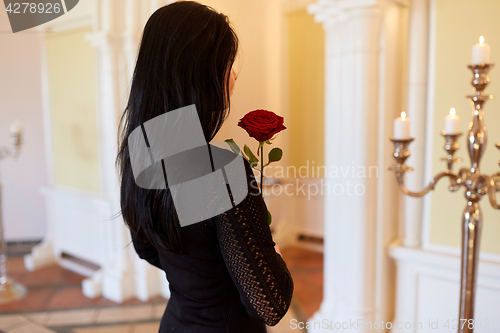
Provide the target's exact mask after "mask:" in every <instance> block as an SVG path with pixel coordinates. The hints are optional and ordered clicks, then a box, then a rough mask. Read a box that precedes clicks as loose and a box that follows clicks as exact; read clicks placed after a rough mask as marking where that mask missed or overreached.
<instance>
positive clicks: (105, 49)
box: [82, 0, 136, 303]
mask: <svg viewBox="0 0 500 333" xmlns="http://www.w3.org/2000/svg"><path fill="white" fill-rule="evenodd" d="M99 11H100V15H99V19H100V24H99V27H100V28H101V30H99V31H96V32H94V33H93V34H92V35H90V36H89V39H90V40H91V42H92V43H93V44H94V45H95V46H96V48H97V50H98V53H99V123H100V133H99V134H100V135H99V136H100V155H101V156H100V161H101V168H100V171H101V185H102V195H103V196H104V197H105V198H106V199H108V200H109V202H110V206H109V207H110V212H109V216H112V215H113V216H116V215H117V214H118V213H119V212H120V209H121V208H120V187H119V180H118V174H117V170H116V168H115V159H116V155H117V153H118V146H117V139H116V138H117V130H118V123H119V119H120V116H121V114H122V112H123V109H124V107H125V104H126V101H125V97H126V87H127V85H126V82H127V71H126V70H127V67H126V61H125V60H126V57H125V54H124V51H123V48H124V46H123V45H124V40H123V32H124V31H125V15H124V9H123V3H122V2H121V1H119V0H104V1H102V2H101V6H100V7H99ZM103 223H105V224H106V227H107V228H106V230H107V232H108V233H109V237H108V240H109V241H108V243H107V249H108V251H107V252H108V255H107V258H106V262H107V264H106V265H104V266H103V267H102V268H101V269H100V270H99V271H98V272H97V273H96V274H94V276H92V277H91V278H89V279H86V280H84V281H83V282H82V288H83V292H84V294H85V295H86V296H87V297H96V296H99V295H100V294H101V293H102V296H104V297H105V298H108V299H111V300H113V301H115V302H118V303H121V302H123V301H124V300H126V299H128V298H131V297H134V296H136V288H135V281H134V267H133V262H132V257H131V253H130V251H129V250H127V248H126V246H127V244H128V243H129V241H130V235H129V233H128V229H127V228H126V226H125V225H124V222H123V219H122V217H121V215H118V216H117V217H116V218H114V219H112V220H109V221H103Z"/></svg>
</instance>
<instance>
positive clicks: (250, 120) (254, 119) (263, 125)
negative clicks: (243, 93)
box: [238, 110, 286, 142]
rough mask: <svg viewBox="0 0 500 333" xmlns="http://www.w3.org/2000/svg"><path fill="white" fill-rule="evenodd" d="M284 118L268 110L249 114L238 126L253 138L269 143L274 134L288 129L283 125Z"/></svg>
mask: <svg viewBox="0 0 500 333" xmlns="http://www.w3.org/2000/svg"><path fill="white" fill-rule="evenodd" d="M283 121H284V119H283V117H281V116H278V115H277V114H275V113H274V112H271V111H267V110H255V111H251V112H248V113H247V114H246V115H245V116H244V117H243V118H241V119H240V121H239V122H238V126H240V127H241V128H243V129H245V130H246V131H247V133H248V135H250V136H251V137H252V138H255V139H256V140H257V141H259V142H262V141H267V140H269V139H271V138H272V137H273V136H274V134H276V133H279V132H281V131H282V130H284V129H286V127H285V125H283Z"/></svg>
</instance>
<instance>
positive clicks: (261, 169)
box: [259, 142, 264, 197]
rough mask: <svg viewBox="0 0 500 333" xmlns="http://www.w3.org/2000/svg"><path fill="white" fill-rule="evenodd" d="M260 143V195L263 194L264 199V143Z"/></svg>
mask: <svg viewBox="0 0 500 333" xmlns="http://www.w3.org/2000/svg"><path fill="white" fill-rule="evenodd" d="M259 143H260V193H261V194H262V197H264V191H263V190H262V185H263V183H262V181H263V178H264V142H259Z"/></svg>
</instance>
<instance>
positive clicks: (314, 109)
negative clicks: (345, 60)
mask: <svg viewBox="0 0 500 333" xmlns="http://www.w3.org/2000/svg"><path fill="white" fill-rule="evenodd" d="M287 22H288V36H289V37H288V38H289V49H288V50H289V59H288V60H289V108H290V119H287V123H288V124H287V128H288V129H287V130H288V131H289V135H290V136H289V137H290V146H289V147H290V149H289V151H288V152H287V153H289V154H290V160H289V161H290V163H289V165H291V166H295V167H296V168H297V169H298V168H299V167H301V166H305V165H307V161H309V166H310V170H309V172H308V174H309V175H312V166H322V165H323V164H324V151H323V149H324V143H323V141H324V129H323V127H324V91H325V86H324V73H325V65H324V64H325V59H324V52H325V47H324V41H325V36H324V32H323V28H322V26H321V25H320V24H318V23H316V22H314V18H313V16H312V15H310V14H308V13H307V12H306V11H305V10H300V11H295V12H291V13H289V14H288V17H287ZM313 162H314V163H313ZM316 171H317V168H315V172H316ZM321 171H323V168H321ZM314 176H315V177H317V176H318V175H314ZM319 176H323V175H319Z"/></svg>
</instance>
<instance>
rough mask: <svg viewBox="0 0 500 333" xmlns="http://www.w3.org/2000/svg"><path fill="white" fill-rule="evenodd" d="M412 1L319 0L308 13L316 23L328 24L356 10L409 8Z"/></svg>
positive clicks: (310, 7) (308, 9)
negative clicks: (391, 7)
mask: <svg viewBox="0 0 500 333" xmlns="http://www.w3.org/2000/svg"><path fill="white" fill-rule="evenodd" d="M409 2H410V0H318V2H316V3H313V4H310V5H309V6H308V7H307V12H308V13H309V14H312V15H314V16H315V17H316V22H318V23H327V22H328V21H331V20H333V21H335V20H336V19H338V18H342V16H344V15H345V14H346V13H347V12H349V11H351V10H356V9H364V8H370V7H377V6H382V5H387V4H396V5H400V6H409Z"/></svg>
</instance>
